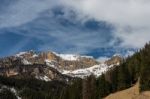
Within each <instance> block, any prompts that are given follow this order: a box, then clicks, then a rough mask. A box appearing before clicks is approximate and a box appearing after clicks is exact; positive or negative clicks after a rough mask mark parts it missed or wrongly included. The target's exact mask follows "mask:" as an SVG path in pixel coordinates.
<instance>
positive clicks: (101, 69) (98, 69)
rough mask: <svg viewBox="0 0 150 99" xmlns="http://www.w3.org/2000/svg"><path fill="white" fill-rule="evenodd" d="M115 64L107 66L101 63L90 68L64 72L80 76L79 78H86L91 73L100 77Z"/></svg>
mask: <svg viewBox="0 0 150 99" xmlns="http://www.w3.org/2000/svg"><path fill="white" fill-rule="evenodd" d="M113 66H114V65H110V66H107V65H106V64H99V65H95V66H92V67H90V68H84V69H77V70H74V71H67V70H63V72H62V74H66V75H69V76H72V77H79V78H84V77H87V76H90V75H95V76H96V77H99V76H100V75H102V73H105V72H106V71H108V70H109V69H110V68H112V67H113Z"/></svg>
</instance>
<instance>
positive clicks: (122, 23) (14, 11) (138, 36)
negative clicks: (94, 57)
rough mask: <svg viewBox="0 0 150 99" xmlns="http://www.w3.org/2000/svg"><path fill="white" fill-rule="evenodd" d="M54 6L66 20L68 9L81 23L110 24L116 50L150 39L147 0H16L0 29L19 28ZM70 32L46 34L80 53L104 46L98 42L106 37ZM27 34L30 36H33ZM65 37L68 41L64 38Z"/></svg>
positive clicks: (2, 16) (0, 21)
mask: <svg viewBox="0 0 150 99" xmlns="http://www.w3.org/2000/svg"><path fill="white" fill-rule="evenodd" d="M58 5H59V6H64V7H65V8H66V9H65V12H66V13H67V14H66V16H65V17H66V18H70V17H69V16H70V12H69V11H70V9H71V10H74V11H75V12H76V14H77V16H78V17H77V18H78V19H77V20H80V21H82V22H85V21H86V20H88V19H95V20H97V21H105V22H107V23H109V24H112V25H113V26H114V27H115V28H116V29H115V30H114V31H113V33H114V38H116V39H118V38H119V39H121V41H122V43H121V45H118V46H120V47H129V48H140V47H142V46H143V45H144V44H145V42H148V41H149V40H150V11H149V9H150V6H149V5H150V1H149V0H18V1H16V3H13V4H12V5H9V6H8V7H7V8H6V9H5V11H3V12H1V13H0V28H4V27H17V26H21V25H23V24H26V23H28V22H31V21H33V20H35V19H37V18H39V17H41V13H43V12H44V11H46V10H50V9H51V8H53V7H56V6H58ZM58 29H59V28H58ZM73 29H74V28H73ZM73 31H76V34H73V35H72V34H69V33H64V34H62V33H59V30H58V32H57V34H55V33H49V34H50V35H51V36H54V37H56V38H57V39H60V38H61V39H60V41H61V42H63V43H64V44H65V43H66V44H68V43H71V44H73V46H76V48H77V49H80V50H82V51H83V52H84V51H87V50H88V48H89V46H93V47H92V48H93V49H94V48H98V47H100V46H103V47H104V46H107V45H105V43H104V44H103V42H101V41H103V40H99V39H108V38H104V37H101V38H99V37H97V36H96V35H98V33H95V32H93V33H86V34H85V33H81V32H82V31H78V30H73ZM69 32H70V31H69ZM58 33H59V34H58ZM80 33H81V34H80ZM94 33H95V34H94ZM24 35H26V34H24ZM30 35H32V36H33V37H34V34H30ZM35 35H36V33H35ZM41 35H43V33H39V34H38V36H37V37H41ZM106 35H107V34H106ZM46 36H47V35H46ZM59 36H60V37H59ZM65 36H66V38H67V37H69V36H70V38H67V39H66V38H65V39H64V38H63V37H65ZM71 36H73V37H71ZM116 39H114V40H113V41H112V42H113V43H110V42H108V43H109V44H110V45H113V44H114V43H115V41H116ZM102 44H103V45H102ZM45 46H47V44H46V45H45Z"/></svg>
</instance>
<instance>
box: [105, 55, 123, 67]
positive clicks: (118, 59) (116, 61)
mask: <svg viewBox="0 0 150 99" xmlns="http://www.w3.org/2000/svg"><path fill="white" fill-rule="evenodd" d="M122 59H123V58H122V57H121V56H119V55H115V56H113V57H112V58H111V59H109V60H107V61H105V64H107V65H108V66H110V65H116V64H118V65H119V64H120V63H121V61H122Z"/></svg>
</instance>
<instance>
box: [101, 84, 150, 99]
mask: <svg viewBox="0 0 150 99" xmlns="http://www.w3.org/2000/svg"><path fill="white" fill-rule="evenodd" d="M104 99H150V91H145V92H143V93H139V82H138V83H136V84H135V85H134V86H133V87H131V88H129V89H126V90H123V91H119V92H116V93H113V94H110V95H109V96H107V97H105V98H104Z"/></svg>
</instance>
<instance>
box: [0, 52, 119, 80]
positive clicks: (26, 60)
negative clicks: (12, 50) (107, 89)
mask: <svg viewBox="0 0 150 99" xmlns="http://www.w3.org/2000/svg"><path fill="white" fill-rule="evenodd" d="M120 61H121V58H120V57H118V56H115V57H112V58H111V59H110V60H107V61H106V62H105V63H104V64H100V63H99V62H97V61H96V60H95V59H94V58H92V57H89V56H80V55H72V54H68V55H67V54H57V53H54V52H40V53H36V52H34V51H29V52H21V53H19V54H16V55H14V56H10V57H5V58H1V59H0V75H3V76H7V77H18V78H20V77H33V78H37V79H41V80H45V81H51V80H63V81H67V80H69V79H71V77H80V78H83V77H86V76H88V75H91V74H94V75H95V76H99V75H101V74H102V73H104V72H106V71H107V70H108V69H110V68H112V67H113V65H116V64H118V63H120ZM67 75H68V76H67ZM69 76H71V77H69Z"/></svg>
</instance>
